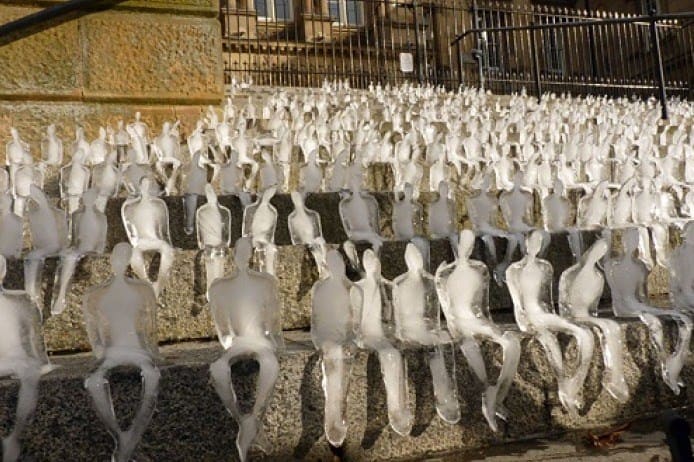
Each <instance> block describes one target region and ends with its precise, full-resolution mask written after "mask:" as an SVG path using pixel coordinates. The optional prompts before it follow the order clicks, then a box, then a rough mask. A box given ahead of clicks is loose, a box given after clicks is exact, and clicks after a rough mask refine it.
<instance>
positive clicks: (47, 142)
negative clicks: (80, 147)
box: [41, 124, 63, 165]
mask: <svg viewBox="0 0 694 462" xmlns="http://www.w3.org/2000/svg"><path fill="white" fill-rule="evenodd" d="M41 160H43V162H45V163H46V164H48V165H61V164H62V163H63V141H62V140H61V139H60V137H58V135H57V134H56V132H55V125H53V124H51V125H49V126H48V127H47V128H46V136H45V137H44V138H43V140H42V141H41Z"/></svg>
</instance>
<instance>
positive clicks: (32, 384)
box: [2, 367, 41, 462]
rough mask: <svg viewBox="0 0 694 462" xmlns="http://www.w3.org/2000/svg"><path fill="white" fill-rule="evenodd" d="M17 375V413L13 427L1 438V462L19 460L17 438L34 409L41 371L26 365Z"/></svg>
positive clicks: (19, 450) (19, 449)
mask: <svg viewBox="0 0 694 462" xmlns="http://www.w3.org/2000/svg"><path fill="white" fill-rule="evenodd" d="M17 376H18V377H19V383H20V384H19V396H18V398H17V413H16V417H15V423H14V428H13V429H12V431H11V432H10V434H9V435H7V436H6V437H5V438H3V440H2V460H3V462H14V461H16V460H19V455H20V452H21V445H20V441H19V438H20V437H21V435H22V433H23V432H24V430H25V429H26V427H27V426H28V425H29V422H30V420H31V416H32V415H33V414H34V410H35V409H36V403H37V402H38V397H39V378H40V377H41V373H40V371H39V370H38V369H34V368H30V367H27V368H25V369H24V370H22V371H20V372H19V373H18V374H17Z"/></svg>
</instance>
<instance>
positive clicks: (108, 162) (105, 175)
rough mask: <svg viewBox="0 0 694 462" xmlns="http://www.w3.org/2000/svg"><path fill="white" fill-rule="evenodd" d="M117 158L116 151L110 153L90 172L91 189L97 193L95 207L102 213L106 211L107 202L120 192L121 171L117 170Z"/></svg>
mask: <svg viewBox="0 0 694 462" xmlns="http://www.w3.org/2000/svg"><path fill="white" fill-rule="evenodd" d="M92 152H93V151H92ZM117 156H118V153H117V152H116V151H111V152H110V153H109V154H108V155H107V156H106V159H105V160H104V162H101V163H100V164H99V165H97V166H95V167H94V168H93V170H92V188H95V189H96V191H97V199H96V207H97V208H98V209H99V210H101V211H102V212H103V211H105V210H106V204H107V203H108V200H109V199H110V198H112V197H115V196H116V195H118V191H119V190H120V186H121V171H120V169H119V168H118V163H117V161H118V159H117Z"/></svg>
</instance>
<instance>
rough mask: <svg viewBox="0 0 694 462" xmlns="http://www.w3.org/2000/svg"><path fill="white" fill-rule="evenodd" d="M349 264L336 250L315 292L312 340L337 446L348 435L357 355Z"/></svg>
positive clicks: (328, 429) (327, 425)
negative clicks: (351, 383) (351, 381)
mask: <svg viewBox="0 0 694 462" xmlns="http://www.w3.org/2000/svg"><path fill="white" fill-rule="evenodd" d="M352 288H353V284H352V282H351V281H350V280H349V279H347V277H346V276H345V263H344V261H343V260H342V256H341V255H340V253H339V252H338V251H336V250H330V251H328V252H327V255H326V270H325V272H324V274H323V277H322V278H320V279H319V280H318V281H316V283H315V284H314V285H313V288H312V290H311V306H312V309H311V339H312V340H313V344H314V345H315V347H316V349H317V350H318V352H319V354H320V364H321V370H322V372H323V382H322V383H323V393H324V394H325V420H324V429H325V437H326V439H327V440H328V442H329V443H330V444H331V445H333V446H336V447H339V446H341V445H342V443H343V442H344V440H345V437H346V436H347V391H348V388H349V379H350V375H351V368H352V358H353V356H354V327H355V326H354V319H353V317H352V306H351V301H350V300H351V299H350V291H351V290H353V289H352Z"/></svg>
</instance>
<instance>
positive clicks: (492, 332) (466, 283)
mask: <svg viewBox="0 0 694 462" xmlns="http://www.w3.org/2000/svg"><path fill="white" fill-rule="evenodd" d="M474 246H475V234H474V233H473V232H472V231H470V230H463V231H462V232H461V233H460V238H459V241H458V250H457V253H458V256H457V259H456V260H455V261H454V262H452V263H449V264H446V263H442V264H441V266H439V268H438V270H437V271H436V289H437V292H438V295H439V300H440V302H441V308H442V310H443V313H444V316H445V317H446V322H447V324H448V331H449V332H450V334H451V336H452V337H453V340H454V341H456V342H460V350H461V351H462V352H463V355H465V358H466V359H467V362H468V364H469V365H470V367H471V368H472V371H473V372H474V373H475V375H476V376H477V378H478V379H479V380H480V382H482V383H483V384H484V386H485V391H484V394H483V395H482V413H483V414H484V417H485V419H486V420H487V423H488V424H489V427H490V428H491V429H492V430H493V431H497V430H498V425H497V421H496V418H497V417H499V418H501V419H503V420H506V419H507V418H508V417H509V416H508V411H506V409H505V408H504V405H503V404H504V400H505V399H506V395H507V394H508V391H509V389H510V388H511V383H513V378H514V377H515V375H516V370H517V369H518V362H519V361H520V353H521V347H520V339H519V338H518V335H517V334H516V333H514V332H511V331H505V332H504V331H502V330H501V329H500V328H499V327H498V326H497V325H496V324H494V322H493V320H492V318H491V314H490V313H489V272H488V270H487V266H486V265H485V264H484V263H483V262H480V261H476V260H472V259H470V255H471V254H472V250H473V249H474ZM480 340H488V341H491V342H494V343H496V344H498V345H499V346H501V348H502V364H501V370H500V371H499V376H498V378H497V380H496V383H495V384H494V385H491V384H490V383H489V378H488V375H487V367H486V365H485V364H484V358H483V357H482V352H481V351H480V347H479V341H480Z"/></svg>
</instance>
